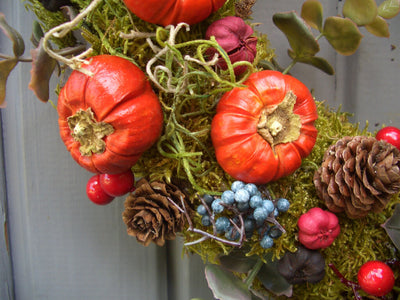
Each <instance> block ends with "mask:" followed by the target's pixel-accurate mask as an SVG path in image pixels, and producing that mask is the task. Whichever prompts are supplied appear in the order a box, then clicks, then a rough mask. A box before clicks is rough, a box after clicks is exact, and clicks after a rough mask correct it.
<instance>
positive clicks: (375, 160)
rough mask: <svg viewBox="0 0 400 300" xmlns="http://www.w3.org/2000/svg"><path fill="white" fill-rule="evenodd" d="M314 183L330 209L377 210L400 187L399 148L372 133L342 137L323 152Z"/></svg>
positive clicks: (355, 213) (359, 212)
mask: <svg viewBox="0 0 400 300" xmlns="http://www.w3.org/2000/svg"><path fill="white" fill-rule="evenodd" d="M314 184H315V187H316V190H317V193H318V196H319V197H320V198H321V199H323V200H324V201H325V204H326V206H327V207H328V209H329V210H331V211H332V212H342V211H345V212H346V214H347V216H348V217H350V218H353V219H355V218H361V217H364V216H366V215H367V214H368V213H369V212H380V211H382V210H383V209H384V208H385V207H386V205H387V203H388V202H389V200H390V198H391V196H392V195H393V194H395V193H397V192H399V190H400V151H399V150H398V149H397V148H396V147H394V146H393V145H391V144H389V143H387V142H385V141H378V140H376V139H375V138H373V137H366V136H355V137H344V138H342V139H340V140H339V141H337V143H336V144H334V145H332V146H330V147H329V148H328V149H327V151H326V152H325V154H324V158H323V162H322V165H321V166H320V168H319V169H318V170H317V171H316V172H315V174H314Z"/></svg>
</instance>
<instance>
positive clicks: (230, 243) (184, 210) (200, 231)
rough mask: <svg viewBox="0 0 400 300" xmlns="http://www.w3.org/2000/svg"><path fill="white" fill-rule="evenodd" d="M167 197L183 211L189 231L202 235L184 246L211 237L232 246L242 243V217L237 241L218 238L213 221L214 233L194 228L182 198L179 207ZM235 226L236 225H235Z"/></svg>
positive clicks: (238, 245) (171, 201) (170, 200)
mask: <svg viewBox="0 0 400 300" xmlns="http://www.w3.org/2000/svg"><path fill="white" fill-rule="evenodd" d="M167 199H168V201H169V202H170V203H171V204H173V205H174V206H175V207H176V208H178V210H179V211H180V212H181V213H183V214H184V215H185V217H186V219H187V221H188V225H189V227H188V229H187V230H188V231H191V232H194V233H198V234H201V235H202V236H203V237H201V238H200V239H198V240H195V241H192V242H189V243H185V244H184V245H185V246H190V245H194V244H198V243H201V242H203V241H205V240H207V239H213V240H216V241H218V242H221V243H224V244H227V245H230V246H234V247H240V246H242V244H243V236H244V234H243V231H244V223H243V218H242V219H241V228H240V229H241V238H240V239H239V242H234V241H230V240H227V239H224V238H220V237H218V236H216V235H215V233H216V231H215V223H214V226H213V228H214V234H211V233H208V232H206V231H204V230H201V229H197V228H195V227H194V226H193V222H192V220H191V218H190V215H189V213H188V211H187V209H186V205H185V202H184V201H183V198H182V197H181V205H182V207H180V206H179V205H178V204H176V203H175V202H174V200H172V199H171V198H169V197H167ZM236 226H237V225H236Z"/></svg>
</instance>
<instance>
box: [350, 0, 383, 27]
mask: <svg viewBox="0 0 400 300" xmlns="http://www.w3.org/2000/svg"><path fill="white" fill-rule="evenodd" d="M377 15H378V7H377V6H376V3H375V0H346V1H345V2H344V5H343V16H345V17H346V18H349V19H351V20H353V22H355V23H356V24H357V25H358V26H363V25H367V24H369V23H371V22H373V21H374V20H375V18H376V16H377Z"/></svg>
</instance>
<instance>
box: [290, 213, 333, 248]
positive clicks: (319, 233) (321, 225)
mask: <svg viewBox="0 0 400 300" xmlns="http://www.w3.org/2000/svg"><path fill="white" fill-rule="evenodd" d="M297 225H298V226H299V241H300V243H302V244H303V245H304V246H305V247H307V248H308V249H320V248H326V247H328V246H329V245H331V244H332V243H333V241H334V240H335V238H336V237H337V236H338V235H339V233H340V226H339V220H338V218H337V217H336V215H335V214H333V213H331V212H329V211H326V210H323V209H321V208H319V207H314V208H311V209H310V210H309V211H308V212H306V213H305V214H302V215H301V216H300V218H299V220H298V221H297Z"/></svg>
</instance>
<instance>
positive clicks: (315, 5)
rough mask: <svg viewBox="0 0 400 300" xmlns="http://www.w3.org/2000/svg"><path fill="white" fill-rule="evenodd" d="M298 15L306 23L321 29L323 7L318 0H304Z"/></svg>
mask: <svg viewBox="0 0 400 300" xmlns="http://www.w3.org/2000/svg"><path fill="white" fill-rule="evenodd" d="M300 15H301V17H302V18H303V19H304V21H306V22H307V24H308V25H310V26H311V27H313V28H315V29H318V30H319V31H322V23H323V8H322V4H321V3H320V2H319V1H318V0H306V1H305V2H304V3H303V6H302V7H301V14H300Z"/></svg>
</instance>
